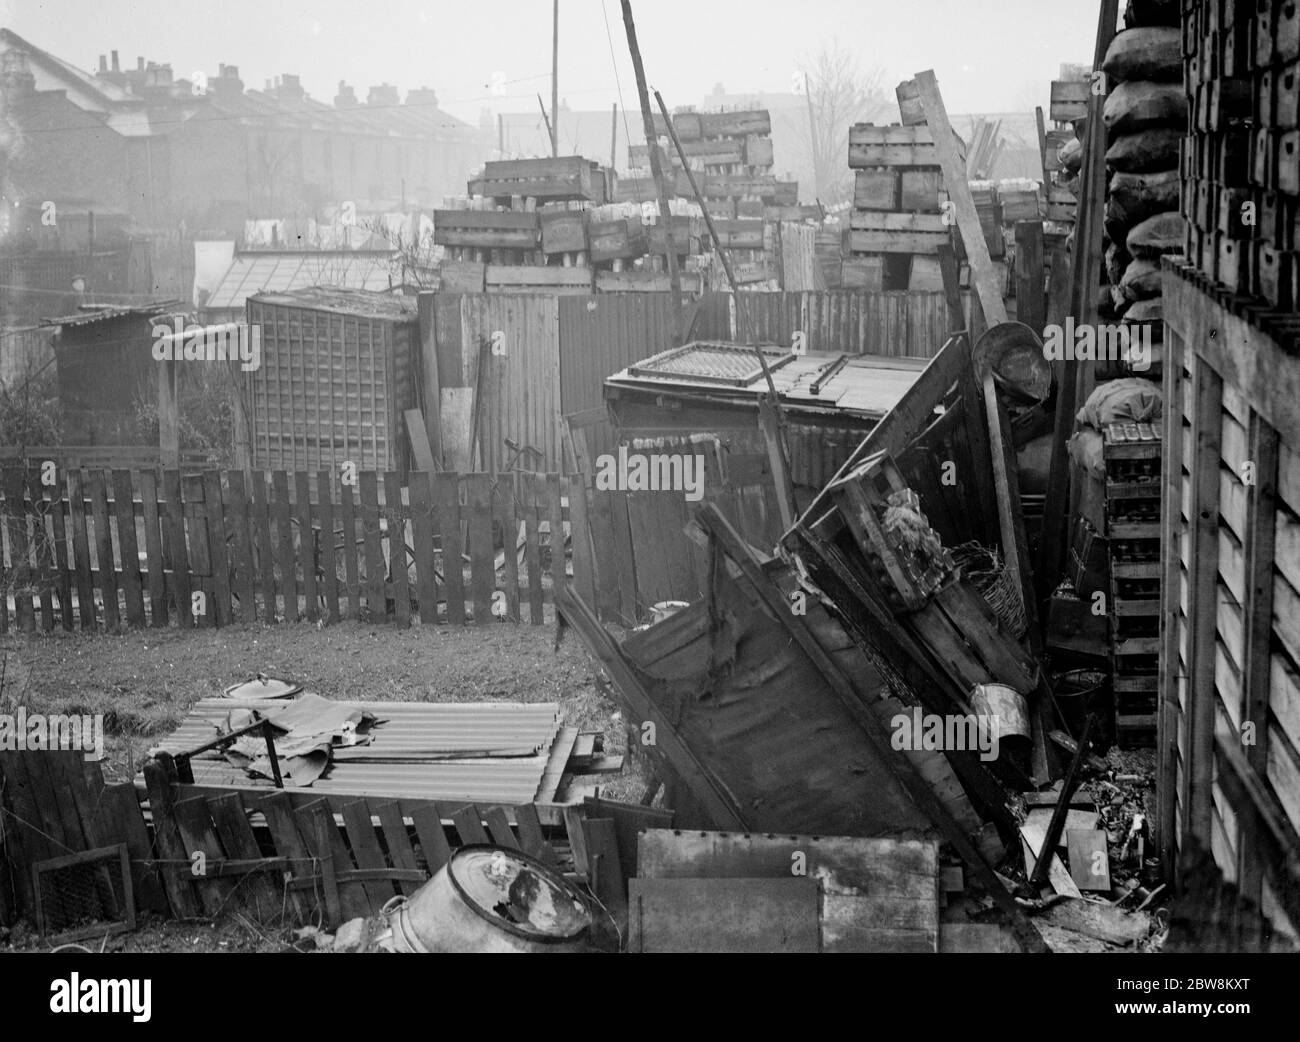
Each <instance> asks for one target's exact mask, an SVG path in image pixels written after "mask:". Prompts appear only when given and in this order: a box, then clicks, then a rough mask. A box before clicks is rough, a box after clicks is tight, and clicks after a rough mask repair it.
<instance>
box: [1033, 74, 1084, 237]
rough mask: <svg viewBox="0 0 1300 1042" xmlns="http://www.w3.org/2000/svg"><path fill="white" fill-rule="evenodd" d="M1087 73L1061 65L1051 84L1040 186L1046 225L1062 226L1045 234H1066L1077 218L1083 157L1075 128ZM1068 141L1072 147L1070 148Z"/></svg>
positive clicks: (1079, 122) (1079, 119)
mask: <svg viewBox="0 0 1300 1042" xmlns="http://www.w3.org/2000/svg"><path fill="white" fill-rule="evenodd" d="M1089 74H1090V70H1089V69H1088V68H1087V67H1086V66H1085V67H1083V68H1082V69H1080V68H1078V67H1076V66H1068V65H1063V66H1061V78H1060V79H1059V80H1053V81H1052V95H1051V105H1050V107H1049V108H1048V118H1049V119H1051V121H1052V123H1053V124H1054V127H1053V128H1052V129H1051V130H1045V131H1044V135H1043V150H1044V151H1043V173H1044V174H1045V175H1046V176H1047V177H1048V180H1047V181H1046V182H1045V183H1044V185H1043V188H1044V190H1045V191H1046V193H1047V212H1046V215H1045V216H1046V218H1047V220H1048V221H1049V222H1052V223H1054V224H1056V225H1063V226H1065V227H1057V228H1048V229H1045V231H1047V232H1048V234H1064V235H1068V234H1069V231H1070V229H1071V228H1072V227H1073V226H1074V222H1075V219H1076V216H1077V212H1078V206H1079V199H1078V191H1079V164H1080V162H1081V161H1082V158H1083V148H1082V142H1081V140H1080V136H1079V131H1078V128H1080V127H1082V126H1083V122H1082V121H1083V120H1084V119H1085V118H1086V117H1087V115H1088V97H1089V95H1090V92H1091V84H1090V82H1089ZM1071 141H1073V142H1075V144H1074V145H1070V142H1071ZM1067 146H1068V147H1067ZM1063 148H1065V149H1066V152H1065V155H1064V157H1062V154H1061V150H1062V149H1063Z"/></svg>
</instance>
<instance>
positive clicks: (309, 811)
mask: <svg viewBox="0 0 1300 1042" xmlns="http://www.w3.org/2000/svg"><path fill="white" fill-rule="evenodd" d="M294 818H295V819H296V820H297V822H298V834H299V835H300V836H302V838H303V842H305V843H306V844H307V849H308V850H309V851H310V852H311V856H312V857H313V858H315V859H316V861H317V863H318V864H319V865H320V867H321V872H320V874H321V888H322V889H323V890H324V893H325V903H326V909H327V916H328V918H327V920H326V921H327V923H328V924H329V925H333V926H337V925H338V924H339V923H340V922H342V921H344V919H345V918H346V919H355V918H356V917H358V916H363V917H364V916H368V915H370V914H371V908H370V899H369V897H368V896H367V894H366V889H365V887H364V886H362V885H361V883H360V882H357V881H349V882H344V883H340V882H338V881H337V879H338V875H339V873H341V872H347V871H350V870H351V869H352V858H351V855H349V854H348V848H347V844H346V843H344V841H343V834H342V833H341V832H340V831H339V828H338V825H337V824H336V823H335V821H334V815H333V814H332V813H330V809H329V804H328V803H326V801H325V800H317V801H316V802H314V803H309V804H307V805H306V806H302V807H298V808H297V809H296V810H295V811H294Z"/></svg>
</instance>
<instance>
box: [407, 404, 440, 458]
mask: <svg viewBox="0 0 1300 1042" xmlns="http://www.w3.org/2000/svg"><path fill="white" fill-rule="evenodd" d="M402 417H403V419H405V420H406V435H407V437H408V438H410V440H411V456H412V458H413V459H414V461H415V470H416V471H421V472H423V473H425V474H432V473H433V472H434V471H436V470H437V469H438V464H437V463H436V462H435V461H434V458H433V446H432V444H431V443H430V441H429V431H428V428H427V427H425V424H424V413H422V412H421V411H420V410H419V409H407V410H406V411H405V412H403V413H402Z"/></svg>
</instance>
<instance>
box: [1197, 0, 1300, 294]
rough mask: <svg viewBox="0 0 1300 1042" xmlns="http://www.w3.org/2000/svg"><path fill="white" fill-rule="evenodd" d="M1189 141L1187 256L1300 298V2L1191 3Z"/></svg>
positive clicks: (1224, 274)
mask: <svg viewBox="0 0 1300 1042" xmlns="http://www.w3.org/2000/svg"><path fill="white" fill-rule="evenodd" d="M1182 45H1183V46H1182V49H1183V61H1184V69H1185V85H1186V89H1187V95H1188V103H1189V105H1190V106H1191V119H1190V120H1189V124H1190V125H1189V134H1188V136H1187V137H1186V138H1185V139H1184V142H1183V154H1182V162H1183V174H1184V177H1185V179H1186V188H1185V191H1184V196H1183V216H1184V217H1185V218H1186V219H1187V223H1188V234H1187V249H1188V256H1189V258H1190V259H1191V260H1193V262H1195V263H1196V264H1197V266H1198V267H1199V268H1200V270H1201V271H1202V272H1204V273H1207V274H1208V275H1210V276H1211V277H1213V278H1214V279H1215V280H1216V281H1217V282H1218V283H1219V284H1221V285H1223V286H1225V287H1226V288H1227V289H1229V290H1231V291H1233V292H1236V293H1240V294H1245V295H1250V296H1254V297H1258V298H1260V299H1261V300H1262V301H1265V302H1267V304H1268V305H1269V306H1271V307H1273V308H1276V309H1278V310H1279V311H1283V312H1286V311H1292V310H1294V309H1295V308H1296V306H1297V304H1300V211H1298V209H1297V206H1298V203H1300V198H1298V197H1300V11H1298V10H1297V7H1296V4H1295V3H1293V2H1289V0H1254V2H1247V0H1223V2H1222V3H1218V4H1210V3H1202V4H1198V5H1196V7H1195V10H1192V11H1189V12H1188V13H1187V15H1186V18H1185V22H1184V32H1183V39H1182Z"/></svg>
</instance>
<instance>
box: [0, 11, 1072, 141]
mask: <svg viewBox="0 0 1300 1042" xmlns="http://www.w3.org/2000/svg"><path fill="white" fill-rule="evenodd" d="M633 12H634V14H635V16H636V20H637V34H638V36H639V38H640V44H641V51H642V55H643V57H644V60H645V67H646V75H647V78H648V79H649V82H650V87H651V89H652V90H653V89H655V88H658V89H659V90H661V91H663V94H664V100H665V101H666V102H667V103H668V105H669V106H670V107H675V106H678V105H686V104H695V105H698V104H700V103H701V102H702V101H703V99H704V96H705V95H706V94H708V93H709V92H710V91H712V89H713V87H714V85H715V84H716V83H722V84H723V85H724V87H725V89H726V90H727V91H728V92H731V93H742V92H750V91H758V90H767V91H788V90H790V84H791V77H792V74H793V73H794V72H795V71H796V70H797V69H798V68H799V67H800V64H801V63H804V62H809V61H810V60H811V59H812V58H813V57H814V56H815V55H816V54H817V52H818V51H819V50H821V49H822V48H823V47H829V46H835V45H837V44H838V45H840V46H842V47H844V48H846V49H848V50H849V51H850V52H851V53H852V54H853V55H854V56H855V58H856V59H857V61H858V62H859V66H860V68H861V69H862V71H863V72H865V73H873V72H876V71H879V72H880V73H881V74H882V79H883V82H884V84H885V85H886V86H887V87H892V86H893V85H894V84H895V83H897V82H898V81H899V80H901V79H904V78H907V77H910V76H911V75H913V74H914V73H916V72H918V71H920V70H922V69H927V68H933V69H934V70H935V72H936V73H937V75H938V78H939V83H940V86H941V87H942V89H943V92H944V97H945V100H946V101H947V104H948V108H949V110H950V111H952V112H954V113H968V112H1017V111H1032V107H1033V105H1035V104H1040V105H1043V106H1044V107H1046V105H1047V102H1048V83H1049V81H1050V80H1052V79H1055V78H1056V77H1057V74H1058V71H1059V66H1060V64H1061V63H1062V62H1083V61H1089V60H1090V59H1091V56H1092V49H1093V43H1092V41H1093V37H1094V36H1095V33H1096V22H1097V4H1096V3H1095V2H1090V0H998V2H994V3H990V2H983V0H895V2H885V0H797V2H787V0H727V2H723V0H653V2H648V0H633ZM0 25H2V26H4V27H5V28H8V29H12V30H13V31H14V32H16V33H18V34H19V35H20V36H23V37H25V38H26V39H27V40H28V41H30V42H31V43H33V44H35V45H36V46H38V47H42V48H44V49H46V50H48V51H51V52H53V53H54V54H56V55H57V56H59V57H60V58H63V59H64V60H66V61H69V62H71V63H73V64H74V65H77V66H80V67H82V68H85V69H94V68H95V66H96V64H97V61H98V56H99V55H100V54H107V53H108V52H109V51H111V50H113V49H116V50H117V51H118V52H119V53H120V58H121V61H122V64H123V65H124V66H126V65H130V66H134V65H135V60H136V56H137V55H143V56H144V57H145V58H146V59H148V60H152V61H157V62H170V63H171V65H172V68H173V70H174V72H175V75H176V76H177V77H185V78H189V76H190V74H191V72H192V71H193V70H195V69H202V70H204V71H206V72H207V73H209V74H214V73H215V72H216V67H217V64H218V63H219V62H225V63H227V64H233V65H237V66H238V67H239V70H240V75H241V77H242V78H243V80H244V83H245V85H246V86H248V87H256V88H262V87H264V86H265V82H266V80H267V79H269V78H271V77H273V76H276V75H280V74H282V73H296V74H298V75H299V76H300V77H301V78H302V82H303V86H304V87H305V88H306V90H307V92H308V93H309V94H311V95H312V96H313V97H315V98H317V99H319V100H322V101H326V102H328V101H330V100H331V99H332V98H333V97H334V94H335V90H336V87H337V84H338V81H339V80H340V79H344V80H347V81H348V82H349V83H350V84H352V85H353V86H354V87H356V88H357V94H358V95H359V96H360V97H361V98H362V99H363V100H364V97H365V93H366V89H367V88H368V87H369V86H370V85H371V84H375V83H382V82H388V83H392V84H395V85H397V86H398V87H399V88H400V89H401V90H402V91H403V92H405V91H406V90H408V89H409V88H411V87H419V86H429V87H433V88H434V89H435V90H436V91H437V92H438V96H439V101H440V103H441V104H442V105H443V107H444V108H445V109H446V110H447V111H449V112H451V113H453V114H454V115H457V116H460V117H461V118H463V119H467V120H470V121H473V122H477V119H478V115H479V112H480V110H481V109H482V108H484V107H487V108H490V109H492V111H493V112H496V111H526V110H531V109H534V108H535V107H536V104H537V102H536V94H537V93H538V92H539V91H540V92H541V93H542V95H543V96H544V97H545V98H546V102H547V104H548V105H549V104H550V82H549V81H550V68H551V3H550V0H491V2H486V3H474V2H471V0H456V2H444V0H384V2H369V3H368V2H364V0H312V2H311V3H302V2H291V0H222V2H220V3H215V2H210V0H48V2H47V0H0ZM607 27H608V31H607ZM620 86H621V104H622V105H630V106H633V107H635V105H636V85H635V81H634V79H633V77H632V66H631V62H630V60H629V58H628V49H627V40H626V36H625V34H624V29H623V22H622V15H621V13H620V5H619V0H560V98H561V104H564V103H565V102H566V101H567V104H568V105H569V106H570V107H572V108H575V109H589V108H590V109H607V108H608V107H609V106H610V104H611V103H612V102H616V101H620Z"/></svg>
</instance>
